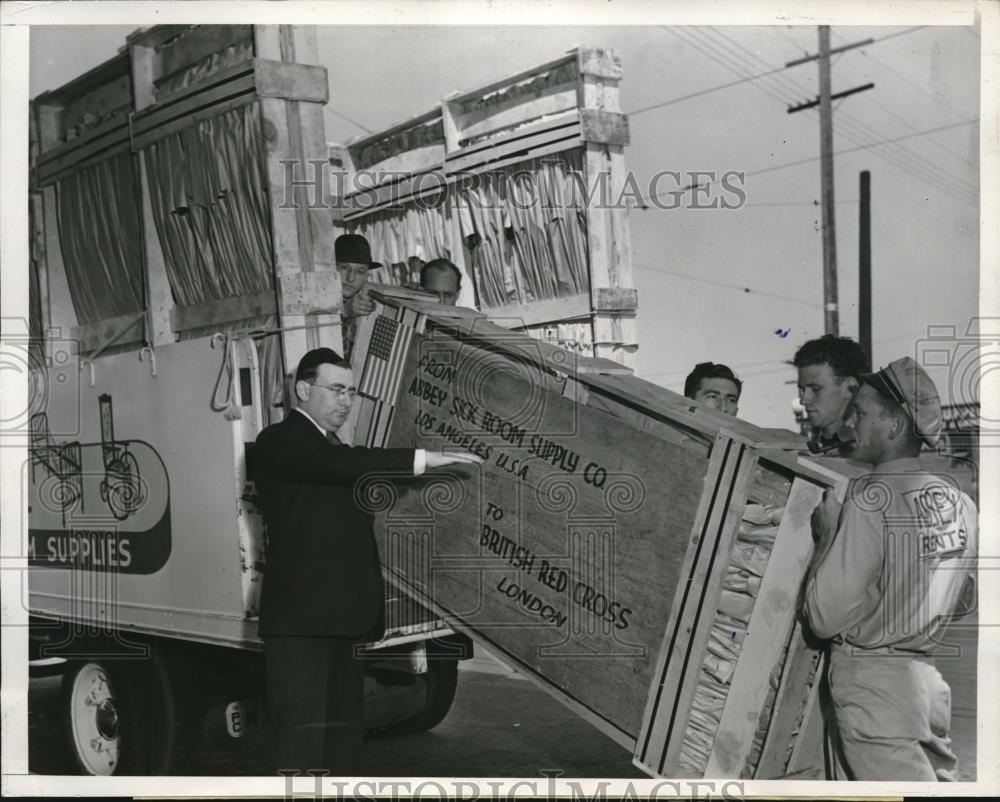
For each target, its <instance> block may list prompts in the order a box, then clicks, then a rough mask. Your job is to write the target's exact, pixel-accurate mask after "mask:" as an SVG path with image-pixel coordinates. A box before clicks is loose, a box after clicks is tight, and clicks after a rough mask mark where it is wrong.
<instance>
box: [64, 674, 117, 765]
mask: <svg viewBox="0 0 1000 802" xmlns="http://www.w3.org/2000/svg"><path fill="white" fill-rule="evenodd" d="M123 692H124V687H123V685H122V684H121V683H120V682H119V681H118V678H117V677H116V676H114V674H113V672H111V671H110V670H109V667H108V666H107V664H106V663H103V662H98V661H73V662H70V663H69V664H67V666H66V671H65V673H64V674H63V710H64V711H65V714H66V715H65V721H66V726H67V736H68V741H69V747H70V751H71V753H72V754H73V757H74V759H75V761H76V764H77V766H78V767H79V768H80V770H81V771H83V772H84V773H85V774H94V775H111V774H117V773H120V767H121V761H122V757H123V755H122V751H123V746H124V739H123V737H122V736H123V732H122V725H123V724H124V723H125V722H123V721H122V718H123V714H124V713H125V711H124V709H123V708H124V701H125V700H124V696H123ZM126 719H127V716H126Z"/></svg>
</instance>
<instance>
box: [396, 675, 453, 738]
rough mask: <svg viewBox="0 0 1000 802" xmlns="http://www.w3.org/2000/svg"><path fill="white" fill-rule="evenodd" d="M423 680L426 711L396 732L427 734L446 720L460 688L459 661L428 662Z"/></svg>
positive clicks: (405, 723)
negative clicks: (456, 691) (456, 692)
mask: <svg viewBox="0 0 1000 802" xmlns="http://www.w3.org/2000/svg"><path fill="white" fill-rule="evenodd" d="M421 679H422V681H423V683H424V688H425V689H426V694H427V695H426V701H425V703H424V709H423V710H422V711H421V712H420V713H419V714H417V715H416V716H414V717H413V718H410V719H407V720H406V721H404V722H402V723H401V724H400V725H399V728H398V729H396V732H399V733H413V732H426V731H427V730H431V729H434V727H436V726H437V725H438V724H440V723H441V722H442V721H443V720H444V717H445V716H447V715H448V711H449V710H451V703H452V702H453V701H454V700H455V690H456V689H457V688H458V660H449V659H439V660H434V659H431V660H428V661H427V673H426V674H424V675H423V677H421Z"/></svg>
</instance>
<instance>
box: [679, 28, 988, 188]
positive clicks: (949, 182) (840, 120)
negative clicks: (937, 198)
mask: <svg viewBox="0 0 1000 802" xmlns="http://www.w3.org/2000/svg"><path fill="white" fill-rule="evenodd" d="M708 31H711V32H712V33H714V34H715V35H716V36H718V37H719V38H720V39H721V41H723V42H725V43H726V46H727V47H734V48H737V49H738V50H740V51H742V53H744V54H745V55H746V56H747V57H749V58H751V59H754V60H755V61H756V62H757V63H758V64H760V65H762V66H766V67H770V65H769V64H768V63H767V62H766V61H765V60H764V59H762V58H760V57H759V56H757V55H756V54H755V53H754V52H753V51H751V50H749V49H748V48H746V47H744V46H743V45H742V44H740V43H739V42H737V41H736V40H734V39H732V38H731V37H729V36H727V35H726V34H725V33H723V32H721V31H719V30H718V29H716V28H715V27H709V29H708ZM708 31H703V30H701V29H692V30H691V32H692V33H694V32H697V33H699V34H700V35H702V36H704V38H705V40H706V41H707V42H708V43H709V46H713V47H718V46H719V40H716V39H713V38H712V37H711V36H710V35H709V33H708ZM734 58H735V56H734ZM720 63H721V62H720ZM730 69H731V70H734V71H735V70H738V69H739V67H733V66H730ZM771 80H772V81H774V82H775V83H776V84H779V85H781V86H782V87H783V88H784V90H785V91H788V92H792V93H796V94H800V93H801V94H805V95H811V94H813V92H812V90H811V89H810V88H809V87H806V86H805V85H803V84H801V83H799V82H797V81H794V80H793V79H791V78H789V77H788V76H786V75H777V76H773V77H771ZM782 102H783V103H784V101H782ZM808 111H809V112H810V113H811V114H812V115H818V112H817V111H816V110H815V109H810V110H808ZM904 122H905V121H904ZM906 125H907V127H910V128H911V130H912V126H911V125H910V123H908V122H906ZM837 131H838V133H840V134H841V135H842V136H844V137H845V138H846V139H848V140H850V141H853V142H854V143H855V144H863V143H865V142H866V141H867V140H868V138H869V137H871V136H875V137H880V138H884V137H885V134H884V133H882V132H880V131H878V130H876V129H875V128H874V127H872V126H870V125H868V124H867V123H865V122H862V121H861V120H858V119H857V118H856V117H854V116H853V115H852V114H850V113H849V112H845V111H841V112H839V114H838V116H837ZM893 147H894V148H895V149H896V150H898V151H900V153H893V154H892V156H891V157H890V156H889V153H887V152H881V153H880V152H879V151H875V152H874V154H873V155H875V156H877V157H879V158H882V159H883V160H885V161H888V162H889V163H890V164H892V165H893V166H895V167H897V168H898V169H901V170H904V171H905V172H910V174H911V175H916V176H918V177H920V178H922V179H923V180H925V181H927V182H928V183H931V184H932V185H933V186H936V187H937V188H938V189H942V190H944V189H945V187H947V188H948V189H950V190H951V191H952V193H955V194H958V195H964V197H962V198H961V199H962V200H965V201H967V202H970V203H972V204H973V205H974V204H975V203H977V202H978V197H979V195H978V189H976V188H974V187H972V186H971V185H968V184H966V183H965V182H963V181H962V180H961V179H958V178H956V177H955V176H954V175H952V174H951V173H949V172H947V171H945V170H944V169H942V168H940V167H937V166H936V165H933V164H931V163H930V162H928V161H927V160H926V159H925V158H924V157H923V156H921V155H920V154H919V153H916V152H914V151H912V150H910V149H908V148H906V147H905V146H902V145H893ZM907 159H909V160H912V161H909V162H908V161H907Z"/></svg>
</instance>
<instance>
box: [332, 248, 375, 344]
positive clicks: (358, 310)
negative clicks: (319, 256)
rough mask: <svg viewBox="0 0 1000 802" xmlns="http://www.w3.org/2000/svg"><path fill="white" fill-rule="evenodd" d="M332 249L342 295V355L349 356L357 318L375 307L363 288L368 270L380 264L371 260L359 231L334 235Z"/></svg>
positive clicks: (368, 250)
mask: <svg viewBox="0 0 1000 802" xmlns="http://www.w3.org/2000/svg"><path fill="white" fill-rule="evenodd" d="M333 251H334V258H335V259H336V262H337V272H338V273H340V285H341V292H342V293H343V299H344V307H343V311H342V312H341V316H340V317H341V326H342V329H341V335H342V337H343V340H344V356H345V358H348V359H349V358H350V356H351V351H352V350H353V346H354V338H355V334H356V329H357V323H356V321H357V318H359V317H364V316H365V315H368V314H371V313H372V312H373V311H374V310H375V302H374V301H373V300H372V299H371V298H369V297H368V292H367V289H366V285H367V283H368V271H369V270H372V269H373V268H376V267H381V266H382V265H381V264H380V263H379V262H373V261H372V252H371V248H370V247H369V246H368V240H366V239H365V238H364V237H362V236H361V235H360V234H342V235H341V236H339V237H337V239H336V241H335V242H334V243H333Z"/></svg>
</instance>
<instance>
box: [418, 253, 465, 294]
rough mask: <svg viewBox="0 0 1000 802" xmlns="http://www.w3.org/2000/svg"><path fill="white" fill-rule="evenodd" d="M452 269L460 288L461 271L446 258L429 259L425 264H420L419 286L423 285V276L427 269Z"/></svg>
mask: <svg viewBox="0 0 1000 802" xmlns="http://www.w3.org/2000/svg"><path fill="white" fill-rule="evenodd" d="M442 268H443V269H445V270H452V271H454V273H455V280H456V281H457V282H458V288H459V289H461V288H462V271H461V270H459V269H458V266H457V265H456V264H454V263H453V262H450V261H449V260H447V259H431V260H430V261H429V262H427V263H426V264H424V265H422V266H421V268H420V286H421V287H423V286H424V278H425V276H426V275H427V272H428V271H429V270H441V269H442Z"/></svg>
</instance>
